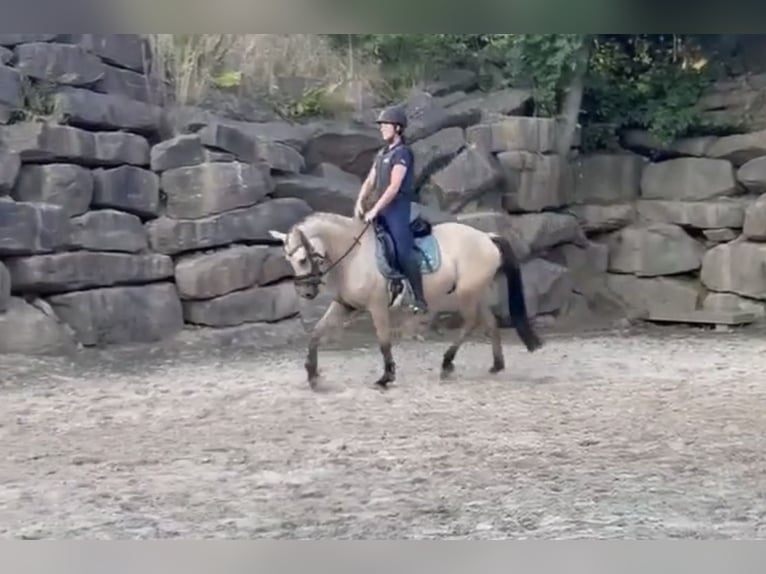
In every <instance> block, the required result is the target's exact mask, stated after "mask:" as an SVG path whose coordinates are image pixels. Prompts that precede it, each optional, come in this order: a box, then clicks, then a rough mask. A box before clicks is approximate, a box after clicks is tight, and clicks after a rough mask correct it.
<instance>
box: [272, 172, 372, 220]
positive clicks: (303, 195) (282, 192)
mask: <svg viewBox="0 0 766 574" xmlns="http://www.w3.org/2000/svg"><path fill="white" fill-rule="evenodd" d="M274 183H275V187H274V192H273V193H272V194H271V195H272V196H273V197H275V198H286V197H295V198H299V199H302V200H303V201H305V202H306V203H308V204H309V206H310V207H311V209H313V210H314V211H329V212H331V213H339V214H341V215H347V216H351V215H353V213H354V205H355V203H356V198H357V196H358V194H359V185H355V184H352V183H350V182H348V181H346V180H343V179H333V178H322V177H317V176H314V175H308V174H295V175H288V176H276V177H275V178H274Z"/></svg>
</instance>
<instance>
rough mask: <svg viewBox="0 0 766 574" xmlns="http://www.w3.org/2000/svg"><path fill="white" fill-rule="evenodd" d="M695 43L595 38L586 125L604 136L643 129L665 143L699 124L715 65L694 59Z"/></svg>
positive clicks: (671, 38) (585, 105) (652, 38)
mask: <svg viewBox="0 0 766 574" xmlns="http://www.w3.org/2000/svg"><path fill="white" fill-rule="evenodd" d="M696 47H697V46H696V44H694V43H693V42H691V41H690V39H685V38H680V37H677V36H675V35H660V34H652V35H649V34H644V35H630V36H628V35H601V36H598V37H596V38H595V39H594V50H593V55H592V57H591V60H590V65H589V73H588V78H587V82H586V88H585V95H584V100H583V116H582V117H581V122H582V124H583V125H584V127H585V128H586V129H587V128H588V127H589V126H594V127H597V128H599V129H601V131H602V134H603V135H604V136H605V137H609V136H612V137H613V136H614V135H615V134H616V133H617V132H619V131H620V130H622V129H625V128H644V129H647V130H649V132H650V133H652V134H653V135H654V136H655V137H656V138H658V139H659V140H660V141H664V142H667V141H669V140H672V139H674V138H677V137H681V136H684V135H687V134H688V133H690V132H692V131H694V130H695V129H699V128H701V127H702V120H701V118H700V115H699V112H698V109H697V107H696V103H697V101H698V100H699V98H700V96H701V95H702V92H703V90H704V89H705V87H706V86H707V85H708V84H709V83H710V81H711V80H712V77H713V76H712V71H713V68H712V67H711V66H709V65H707V64H706V63H705V62H704V60H695V59H694V58H696V57H697V56H698V54H697V50H696ZM700 62H701V63H702V64H705V65H699V64H700ZM609 128H611V129H609ZM596 143H604V142H603V141H602V142H596Z"/></svg>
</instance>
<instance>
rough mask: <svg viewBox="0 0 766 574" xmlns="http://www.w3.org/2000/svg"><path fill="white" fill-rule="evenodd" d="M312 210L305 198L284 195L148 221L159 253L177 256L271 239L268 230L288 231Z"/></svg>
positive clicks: (154, 245) (153, 242)
mask: <svg viewBox="0 0 766 574" xmlns="http://www.w3.org/2000/svg"><path fill="white" fill-rule="evenodd" d="M312 211H313V210H312V209H311V207H309V205H308V204H307V203H306V202H305V201H303V200H302V199H295V198H283V199H273V200H270V201H265V202H263V203H259V204H257V205H254V206H253V207H246V208H243V209H236V210H233V211H227V212H226V213H220V214H217V215H212V216H210V217H204V218H202V219H180V220H179V219H172V218H169V217H160V218H159V219H155V220H154V221H151V222H149V223H148V224H147V229H148V232H149V244H150V246H151V248H152V249H153V250H155V251H157V252H159V253H165V254H168V255H175V254H178V253H182V252H184V251H196V250H200V249H209V248H211V247H218V246H222V245H227V244H229V243H259V242H260V243H264V242H271V241H272V237H271V235H270V234H269V230H271V229H273V230H276V231H281V232H283V233H286V232H287V231H288V229H289V228H290V227H291V226H292V225H294V224H295V223H297V222H298V221H300V220H301V219H303V218H304V217H306V216H307V215H309V214H310V213H312Z"/></svg>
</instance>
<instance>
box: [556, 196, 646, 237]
mask: <svg viewBox="0 0 766 574" xmlns="http://www.w3.org/2000/svg"><path fill="white" fill-rule="evenodd" d="M570 211H571V213H572V214H573V215H574V216H575V217H576V218H577V222H578V223H579V224H580V227H581V228H582V230H583V231H584V232H585V233H603V232H607V231H616V230H618V229H622V228H623V227H625V226H626V225H629V224H630V223H633V222H634V221H635V220H636V216H637V212H636V207H635V205H633V204H632V203H624V204H615V205H574V206H572V207H571V208H570Z"/></svg>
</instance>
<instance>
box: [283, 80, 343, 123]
mask: <svg viewBox="0 0 766 574" xmlns="http://www.w3.org/2000/svg"><path fill="white" fill-rule="evenodd" d="M272 103H273V105H274V107H275V108H276V109H277V111H278V112H279V113H280V114H281V115H282V116H283V117H286V118H289V119H295V120H298V119H303V118H318V117H333V116H335V115H337V114H340V113H343V112H348V111H350V104H348V102H346V101H344V100H343V99H342V98H340V97H337V96H336V94H334V93H333V91H332V89H331V88H328V87H326V86H314V87H311V88H307V89H306V90H305V91H304V92H303V94H302V95H301V96H300V97H298V98H281V99H279V100H273V101H272Z"/></svg>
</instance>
